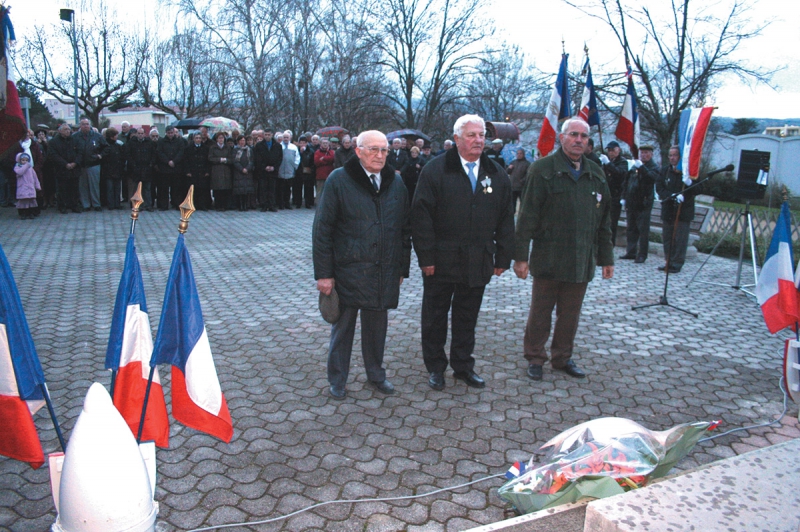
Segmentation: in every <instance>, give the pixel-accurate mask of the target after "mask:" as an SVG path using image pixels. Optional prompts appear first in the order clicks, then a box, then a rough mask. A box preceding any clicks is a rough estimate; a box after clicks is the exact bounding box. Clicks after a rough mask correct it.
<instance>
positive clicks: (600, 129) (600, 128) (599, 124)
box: [583, 43, 605, 152]
mask: <svg viewBox="0 0 800 532" xmlns="http://www.w3.org/2000/svg"><path fill="white" fill-rule="evenodd" d="M583 52H584V53H585V54H586V64H587V65H588V64H589V46H588V45H587V44H586V43H583ZM589 68H591V67H589ZM587 72H588V70H587ZM583 74H584V76H585V75H586V72H584V73H583ZM589 127H590V128H591V126H589ZM597 134H598V135H599V136H600V151H601V152H602V151H603V146H605V144H603V121H602V120H601V119H600V109H597Z"/></svg>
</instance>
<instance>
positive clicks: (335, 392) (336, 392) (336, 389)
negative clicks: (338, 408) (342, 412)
mask: <svg viewBox="0 0 800 532" xmlns="http://www.w3.org/2000/svg"><path fill="white" fill-rule="evenodd" d="M329 391H330V392H331V397H332V398H334V399H336V400H337V401H341V400H342V399H344V398H345V397H347V390H345V389H344V386H336V385H335V384H331V387H330V389H329Z"/></svg>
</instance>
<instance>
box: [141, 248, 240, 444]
mask: <svg viewBox="0 0 800 532" xmlns="http://www.w3.org/2000/svg"><path fill="white" fill-rule="evenodd" d="M165 363H168V364H172V416H173V417H174V418H175V419H176V420H178V421H180V422H181V423H183V424H184V425H186V426H187V427H191V428H193V429H196V430H199V431H202V432H205V433H207V434H211V435H212V436H215V437H217V438H219V439H221V440H223V441H225V442H229V441H230V440H231V438H232V437H233V423H232V421H231V415H230V412H229V411H228V404H227V402H226V401H225V396H224V395H223V394H222V389H221V388H220V385H219V378H218V377H217V370H216V367H215V366H214V357H213V356H212V355H211V345H210V344H209V343H208V335H207V334H206V326H205V323H204V322H203V311H202V309H201V308H200V297H199V296H198V294H197V286H196V285H195V281H194V274H193V273H192V261H191V259H190V258H189V251H188V250H187V249H186V243H185V241H184V238H183V235H178V243H177V245H176V246H175V253H174V254H173V256H172V266H171V267H170V270H169V278H168V279H167V291H166V293H165V294H164V307H163V309H162V310H161V322H160V323H159V325H158V334H156V343H155V347H154V348H153V358H151V359H150V365H151V366H155V365H158V364H165Z"/></svg>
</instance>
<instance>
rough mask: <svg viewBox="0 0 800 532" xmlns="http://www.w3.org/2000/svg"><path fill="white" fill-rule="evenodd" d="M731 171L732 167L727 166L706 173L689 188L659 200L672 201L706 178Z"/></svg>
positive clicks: (730, 165)
mask: <svg viewBox="0 0 800 532" xmlns="http://www.w3.org/2000/svg"><path fill="white" fill-rule="evenodd" d="M732 171H733V165H732V164H729V165H728V166H726V167H724V168H717V169H716V170H714V171H713V172H708V173H707V174H706V176H705V177H704V178H703V179H700V180H699V181H697V182H695V183H692V184H691V185H690V186H688V187H686V188H685V189H683V190H682V191H681V192H676V193H675V194H672V195H670V196H667V197H666V198H664V199H662V200H661V203H664V202H665V201H669V200H674V199H675V198H677V197H678V196H679V195H681V194H683V193H684V192H686V191H687V190H689V189H690V188H693V187H696V186H697V185H699V184H700V183H702V182H704V181H707V180H708V178H710V177H711V176H712V175H716V174H721V173H722V172H732Z"/></svg>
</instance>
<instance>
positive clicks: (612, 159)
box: [600, 140, 628, 246]
mask: <svg viewBox="0 0 800 532" xmlns="http://www.w3.org/2000/svg"><path fill="white" fill-rule="evenodd" d="M606 152H607V153H608V155H600V161H601V162H602V163H603V171H604V172H605V173H606V181H607V182H608V188H609V190H610V191H611V243H612V244H613V245H615V246H616V245H617V225H618V224H619V217H620V214H621V213H622V200H623V194H622V189H623V185H624V184H625V179H627V177H628V160H627V159H625V157H623V156H622V149H621V148H620V147H619V143H618V142H617V141H616V140H612V141H611V142H609V143H608V144H607V145H606Z"/></svg>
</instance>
